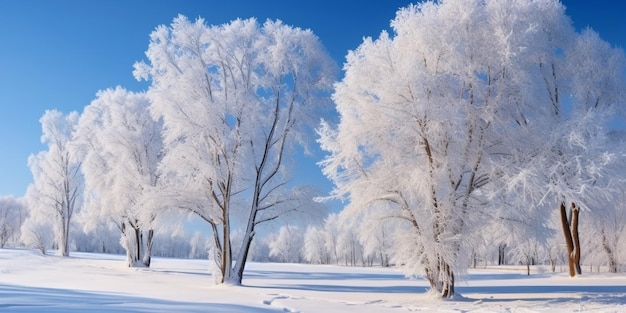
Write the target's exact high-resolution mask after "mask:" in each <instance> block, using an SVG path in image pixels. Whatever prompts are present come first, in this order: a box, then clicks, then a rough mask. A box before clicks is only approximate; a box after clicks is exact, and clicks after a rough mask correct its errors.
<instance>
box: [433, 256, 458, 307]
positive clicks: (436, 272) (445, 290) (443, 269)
mask: <svg viewBox="0 0 626 313" xmlns="http://www.w3.org/2000/svg"><path fill="white" fill-rule="evenodd" d="M436 262H437V266H436V267H435V268H434V269H431V268H428V267H427V268H426V279H428V282H429V284H430V288H431V290H433V291H436V292H437V293H438V294H440V295H441V297H442V298H452V297H453V296H454V272H453V271H452V267H451V266H450V265H448V264H447V263H446V262H445V261H444V260H443V257H442V256H441V255H437V260H436Z"/></svg>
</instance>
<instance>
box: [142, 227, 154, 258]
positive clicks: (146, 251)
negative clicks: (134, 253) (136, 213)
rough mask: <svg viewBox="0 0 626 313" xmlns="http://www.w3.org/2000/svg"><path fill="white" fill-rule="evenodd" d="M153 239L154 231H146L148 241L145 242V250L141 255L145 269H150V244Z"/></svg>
mask: <svg viewBox="0 0 626 313" xmlns="http://www.w3.org/2000/svg"><path fill="white" fill-rule="evenodd" d="M153 239H154V230H152V229H150V230H149V231H148V239H147V240H146V249H145V250H144V255H143V264H144V265H145V266H146V267H150V263H151V262H152V243H153V242H154V241H153Z"/></svg>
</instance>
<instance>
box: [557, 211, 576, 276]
mask: <svg viewBox="0 0 626 313" xmlns="http://www.w3.org/2000/svg"><path fill="white" fill-rule="evenodd" d="M559 211H560V214H561V227H562V228H563V235H564V236H565V245H566V246H567V262H568V265H569V276H570V277H574V276H576V270H575V268H574V259H573V257H572V256H573V254H574V241H573V240H572V232H571V231H570V227H569V221H568V219H567V211H566V210H565V203H563V202H561V205H560V206H559Z"/></svg>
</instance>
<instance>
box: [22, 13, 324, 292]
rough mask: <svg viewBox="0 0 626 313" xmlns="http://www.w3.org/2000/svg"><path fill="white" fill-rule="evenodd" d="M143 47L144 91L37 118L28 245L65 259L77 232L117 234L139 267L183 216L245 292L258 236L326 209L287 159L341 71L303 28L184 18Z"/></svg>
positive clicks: (139, 68)
mask: <svg viewBox="0 0 626 313" xmlns="http://www.w3.org/2000/svg"><path fill="white" fill-rule="evenodd" d="M150 39H151V40H150V44H149V47H148V50H147V51H146V56H147V60H146V61H142V62H137V63H136V64H135V71H134V75H135V76H136V78H137V79H145V80H148V81H149V82H150V86H149V88H148V90H147V91H145V92H132V91H128V90H126V89H124V88H122V87H117V88H114V89H106V90H102V91H100V92H98V94H97V95H96V99H95V100H93V101H92V102H91V103H90V104H89V105H88V106H86V107H85V109H84V111H83V112H82V113H77V112H72V113H70V114H67V115H64V114H63V113H61V112H58V111H56V110H51V111H47V112H46V113H45V114H44V116H43V117H42V118H41V125H42V130H43V135H42V142H43V143H45V144H47V147H48V149H47V150H46V151H43V152H41V153H39V154H37V155H35V156H32V157H31V158H30V160H29V166H30V168H31V171H32V173H33V178H34V183H33V184H32V185H31V186H30V187H29V189H28V191H27V193H26V195H25V199H26V203H27V207H28V213H29V214H28V217H27V218H26V220H25V222H24V225H23V226H22V239H23V241H24V242H25V243H26V244H28V245H30V246H35V247H39V248H41V249H44V248H45V247H48V246H50V245H51V244H52V245H54V246H55V247H57V248H58V249H59V251H60V254H61V255H62V256H67V255H69V243H70V234H71V231H70V230H71V229H72V228H73V227H75V226H80V227H81V228H82V231H83V233H90V234H92V235H93V236H95V237H100V235H101V234H108V233H111V232H116V231H117V232H118V233H119V234H120V235H121V239H120V241H119V243H120V244H121V246H122V247H123V248H124V250H125V251H126V256H127V263H128V266H146V267H147V266H150V262H151V256H152V254H153V249H155V247H154V243H155V239H156V236H157V235H158V233H160V234H161V235H162V234H163V233H167V232H169V233H170V234H172V233H176V231H177V227H175V226H176V224H182V222H181V221H182V220H183V218H182V216H186V215H191V216H195V217H196V218H197V219H200V220H202V221H204V222H205V223H206V227H207V229H209V230H212V236H213V242H212V245H211V249H212V253H211V257H212V258H213V260H214V261H215V263H216V265H217V266H216V268H217V269H219V271H218V272H217V274H218V276H219V277H220V279H219V280H220V282H222V283H235V284H238V283H241V278H242V274H243V270H244V267H245V264H246V260H247V259H248V255H249V254H250V248H251V243H252V241H253V238H254V237H255V235H256V234H257V232H258V228H259V227H260V226H262V225H263V224H265V223H268V222H271V221H274V220H277V219H279V218H280V217H284V218H287V217H290V216H292V215H302V214H309V215H310V216H316V215H319V213H318V212H321V211H323V210H324V206H323V205H321V204H319V203H317V202H315V201H313V197H314V196H315V194H313V193H312V192H313V191H312V190H311V188H307V187H302V186H293V185H292V184H290V183H289V178H290V168H291V167H292V166H293V165H294V163H293V162H292V159H290V158H287V157H286V155H287V154H289V153H292V152H294V151H295V149H296V148H297V147H298V146H305V148H306V143H307V142H308V141H310V140H308V139H307V138H308V137H309V136H311V135H313V134H314V132H313V129H314V127H315V125H316V124H317V122H318V119H319V116H320V115H321V114H322V112H324V111H326V110H327V109H329V108H330V106H329V104H330V99H329V97H328V94H329V92H330V90H331V87H332V83H333V81H334V77H335V73H336V65H335V64H334V62H333V61H332V60H331V59H330V57H329V56H328V55H327V53H326V52H325V50H324V48H323V46H322V45H321V43H320V42H319V39H318V38H317V37H316V36H315V35H314V34H313V33H312V32H311V31H310V30H303V29H300V28H294V27H291V26H288V25H284V24H282V22H280V21H271V20H268V21H266V22H265V23H263V24H260V23H258V22H257V21H256V20H255V19H247V20H235V21H232V22H231V23H229V24H225V25H220V26H208V25H206V24H205V22H204V20H202V19H197V20H196V21H189V20H188V19H187V18H186V17H184V16H178V17H177V18H175V19H174V21H173V22H172V24H171V25H170V26H159V27H157V28H156V30H155V31H154V32H153V33H152V34H151V36H150ZM171 224H175V226H167V225H171ZM178 228H180V227H178ZM236 229H242V231H240V232H239V233H240V234H241V236H240V237H238V238H236V239H237V240H236V241H234V240H235V239H233V233H232V232H233V230H236ZM50 234H54V236H53V240H52V241H51V242H49V240H50V239H51V237H52V236H50ZM235 248H236V249H235ZM107 249H109V250H111V248H110V247H109V248H107ZM194 249H196V250H197V247H194Z"/></svg>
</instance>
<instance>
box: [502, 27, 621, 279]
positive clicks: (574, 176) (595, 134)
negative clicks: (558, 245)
mask: <svg viewBox="0 0 626 313" xmlns="http://www.w3.org/2000/svg"><path fill="white" fill-rule="evenodd" d="M550 35H551V36H552V37H555V38H561V39H562V38H569V40H568V41H567V42H565V43H563V42H558V41H557V43H559V45H556V46H555V48H556V49H558V50H557V51H559V53H554V54H553V55H552V56H551V57H546V56H543V57H539V59H538V62H537V64H536V65H535V66H534V68H535V69H538V71H539V73H537V74H536V80H537V81H539V82H541V84H540V85H539V86H537V87H538V88H540V89H538V90H541V89H543V92H538V93H537V95H539V96H541V98H539V99H537V101H542V102H538V103H543V108H544V110H543V113H542V115H536V114H535V115H531V114H533V112H532V111H531V110H525V111H524V110H519V113H518V115H517V116H518V118H517V119H516V123H517V125H516V126H515V127H509V128H507V129H504V133H506V134H507V136H506V137H504V138H506V139H505V140H508V144H507V145H506V146H508V147H509V153H508V157H505V159H506V161H504V162H502V163H501V164H502V166H501V167H500V168H499V170H498V172H499V174H500V178H501V179H502V180H501V181H503V183H502V184H501V185H502V186H506V191H507V192H508V193H510V194H513V195H515V197H516V198H517V200H518V202H517V205H528V206H531V207H535V208H555V207H556V208H557V212H558V214H559V217H560V225H561V230H562V233H563V235H564V238H565V243H566V247H567V251H568V252H567V256H568V263H569V269H570V271H569V273H570V276H574V275H576V274H580V273H581V267H580V259H581V247H580V245H581V238H580V234H579V231H578V225H579V224H580V218H581V216H582V214H583V213H582V212H586V214H592V215H597V214H602V212H601V211H602V210H603V205H602V204H604V203H606V200H607V199H608V198H610V197H611V194H612V193H613V192H614V190H613V189H612V188H611V186H610V182H611V180H612V179H613V177H614V176H615V175H616V173H617V172H616V171H615V169H616V167H615V166H614V165H615V163H616V162H617V160H618V156H619V155H620V154H621V152H617V153H616V152H615V151H616V150H614V149H613V148H614V146H613V145H612V144H611V143H610V141H609V137H608V134H609V132H610V128H609V127H608V126H609V124H610V122H611V121H612V120H613V119H614V118H615V117H616V116H618V117H619V116H623V112H624V111H623V106H622V105H621V102H622V101H623V98H624V92H623V90H624V88H623V86H624V80H623V70H624V68H625V61H624V54H623V52H622V51H621V50H620V49H616V48H612V47H611V46H610V45H609V44H608V43H607V42H605V41H603V40H602V39H600V37H599V35H598V34H597V33H595V32H593V31H592V30H590V29H586V30H584V31H583V32H582V33H580V34H572V33H562V34H560V35H559V34H558V33H556V34H554V33H550ZM557 35H559V36H557ZM561 41H562V40H561ZM531 69H532V68H531ZM546 109H547V110H546ZM552 210H553V209H552ZM546 215H550V214H549V213H546Z"/></svg>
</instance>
